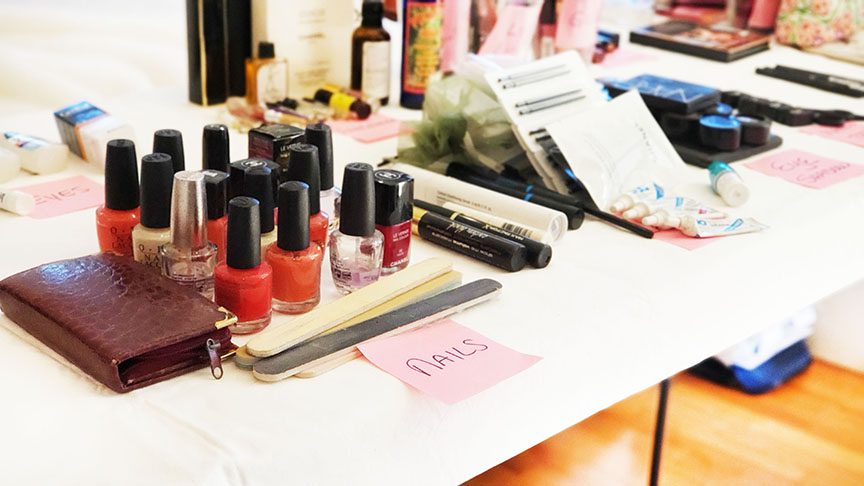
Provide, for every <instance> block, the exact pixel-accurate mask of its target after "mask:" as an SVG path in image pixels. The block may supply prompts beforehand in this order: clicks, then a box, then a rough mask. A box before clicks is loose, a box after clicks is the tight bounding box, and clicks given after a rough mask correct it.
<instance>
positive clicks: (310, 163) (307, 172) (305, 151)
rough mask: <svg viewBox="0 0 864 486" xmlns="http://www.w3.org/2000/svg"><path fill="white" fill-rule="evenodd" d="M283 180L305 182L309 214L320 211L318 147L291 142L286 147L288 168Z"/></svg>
mask: <svg viewBox="0 0 864 486" xmlns="http://www.w3.org/2000/svg"><path fill="white" fill-rule="evenodd" d="M285 180H288V181H300V182H305V183H306V185H307V186H309V191H308V192H309V214H318V213H319V212H321V172H320V168H319V165H318V148H316V147H315V146H314V145H310V144H308V143H295V144H291V146H289V147H288V170H287V171H285ZM327 216H331V215H329V214H328V215H327Z"/></svg>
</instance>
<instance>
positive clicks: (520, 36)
mask: <svg viewBox="0 0 864 486" xmlns="http://www.w3.org/2000/svg"><path fill="white" fill-rule="evenodd" d="M542 3H543V2H537V4H536V5H513V4H508V5H506V6H504V9H503V10H502V11H501V14H500V15H499V16H498V20H497V21H496V22H495V27H493V28H492V32H490V33H489V36H488V37H487V38H486V42H484V43H483V45H482V46H480V52H479V53H480V54H482V55H488V54H506V55H511V56H517V55H519V54H520V53H521V52H522V51H523V50H524V49H525V46H530V45H531V37H532V36H533V35H534V31H535V29H536V27H537V23H538V22H539V20H540V7H541V6H542Z"/></svg>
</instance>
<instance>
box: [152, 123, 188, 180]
mask: <svg viewBox="0 0 864 486" xmlns="http://www.w3.org/2000/svg"><path fill="white" fill-rule="evenodd" d="M153 153H154V154H155V153H161V154H168V155H170V156H171V162H172V163H173V164H174V173H175V174H176V173H177V172H180V171H181V170H186V156H185V155H183V134H182V133H180V130H174V129H171V128H163V129H162V130H156V132H154V133H153Z"/></svg>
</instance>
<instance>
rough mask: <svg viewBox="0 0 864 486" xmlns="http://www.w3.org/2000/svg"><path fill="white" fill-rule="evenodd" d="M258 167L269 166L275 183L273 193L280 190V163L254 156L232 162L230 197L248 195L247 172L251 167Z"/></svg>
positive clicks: (229, 179)
mask: <svg viewBox="0 0 864 486" xmlns="http://www.w3.org/2000/svg"><path fill="white" fill-rule="evenodd" d="M256 167H267V168H268V169H270V170H271V178H272V181H271V183H272V184H273V194H276V193H277V192H279V172H280V171H281V170H282V169H281V167H279V164H277V163H276V162H273V161H272V160H267V159H262V158H258V157H252V158H248V159H243V160H237V161H234V162H231V165H230V166H229V168H228V174H229V175H230V177H229V178H228V199H229V200H230V199H234V198H235V197H237V196H248V195H249V194H248V193H247V191H246V188H245V187H244V184H243V182H244V181H245V180H246V172H247V171H249V169H254V168H256Z"/></svg>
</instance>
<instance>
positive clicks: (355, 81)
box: [351, 0, 390, 106]
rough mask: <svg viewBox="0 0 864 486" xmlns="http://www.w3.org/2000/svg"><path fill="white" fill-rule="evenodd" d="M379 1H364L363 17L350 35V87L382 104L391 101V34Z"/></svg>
mask: <svg viewBox="0 0 864 486" xmlns="http://www.w3.org/2000/svg"><path fill="white" fill-rule="evenodd" d="M383 17H384V4H383V3H381V0H364V1H363V20H362V22H361V24H360V27H357V28H356V29H355V30H354V34H353V35H352V38H351V89H353V90H355V91H360V92H361V93H363V96H365V97H366V98H367V99H372V100H377V101H379V103H380V104H381V105H382V106H383V105H386V104H387V102H388V101H389V100H390V34H388V33H387V31H386V30H384V26H383V25H382V23H381V20H382V18H383Z"/></svg>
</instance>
